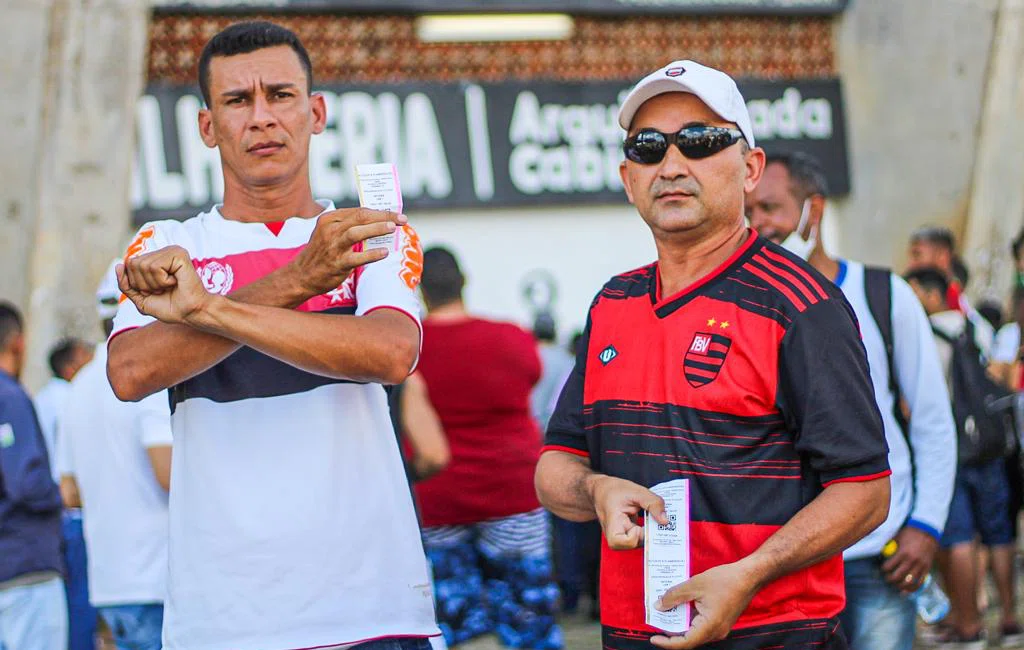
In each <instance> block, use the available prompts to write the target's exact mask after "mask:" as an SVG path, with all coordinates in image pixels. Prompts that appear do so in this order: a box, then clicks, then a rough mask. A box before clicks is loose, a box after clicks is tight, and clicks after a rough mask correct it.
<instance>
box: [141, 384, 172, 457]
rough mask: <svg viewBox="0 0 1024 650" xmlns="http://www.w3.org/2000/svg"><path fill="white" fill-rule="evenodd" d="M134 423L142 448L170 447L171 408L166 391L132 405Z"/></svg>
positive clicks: (158, 392)
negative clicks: (134, 413) (134, 411)
mask: <svg viewBox="0 0 1024 650" xmlns="http://www.w3.org/2000/svg"><path fill="white" fill-rule="evenodd" d="M132 406H133V407H134V408H135V409H136V415H135V423H136V427H137V431H138V432H139V442H141V443H142V446H143V447H146V448H147V449H149V448H150V447H170V446H171V406H170V404H169V403H168V401H167V391H163V390H161V391H157V392H156V393H153V394H152V395H150V396H148V397H146V398H144V399H142V400H141V401H139V402H137V403H135V404H133V405H132Z"/></svg>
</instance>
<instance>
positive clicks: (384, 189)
mask: <svg viewBox="0 0 1024 650" xmlns="http://www.w3.org/2000/svg"><path fill="white" fill-rule="evenodd" d="M356 188H357V189H358V190H359V205H360V206H362V207H364V208H370V209H371V210H388V211H389V212H397V213H400V212H401V211H402V188H401V186H399V184H398V168H397V167H395V164H394V163H379V164H372V165H356ZM392 247H393V248H394V249H395V250H396V251H397V250H398V240H397V239H396V237H395V236H394V235H393V234H391V235H381V236H379V237H371V238H370V239H367V240H366V243H365V245H364V248H365V249H367V250H369V249H371V248H392Z"/></svg>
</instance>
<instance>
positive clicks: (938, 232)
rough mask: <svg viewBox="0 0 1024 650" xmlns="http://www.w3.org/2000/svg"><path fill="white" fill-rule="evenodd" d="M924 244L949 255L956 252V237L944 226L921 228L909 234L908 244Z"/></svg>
mask: <svg viewBox="0 0 1024 650" xmlns="http://www.w3.org/2000/svg"><path fill="white" fill-rule="evenodd" d="M915 242H926V243H928V244H932V245H935V246H939V247H941V248H945V249H946V250H948V251H949V252H950V253H953V252H955V251H956V237H954V236H953V231H952V230H950V229H949V228H946V227H945V226H922V227H921V228H918V229H917V230H915V231H914V232H912V233H911V234H910V243H912V244H913V243H915Z"/></svg>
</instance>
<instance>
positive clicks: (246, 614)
mask: <svg viewBox="0 0 1024 650" xmlns="http://www.w3.org/2000/svg"><path fill="white" fill-rule="evenodd" d="M321 205H323V206H324V208H325V210H329V209H333V205H331V204H330V203H329V202H321ZM316 221H317V220H316V219H315V218H312V219H303V218H292V219H288V220H287V221H285V222H284V224H283V227H282V229H281V230H280V232H279V234H277V235H275V234H274V233H273V232H272V231H271V230H270V229H269V228H268V227H267V226H265V225H264V224H261V223H243V222H239V221H231V220H227V219H224V218H223V217H222V216H221V215H220V213H219V211H218V210H217V208H214V209H213V210H211V211H210V212H207V213H204V214H201V215H199V216H197V217H194V218H192V219H189V220H187V221H185V222H183V223H178V222H174V221H161V222H156V223H153V224H149V225H147V226H145V227H143V229H142V230H141V231H140V233H139V235H138V236H137V238H136V241H135V243H133V245H132V247H131V248H130V252H132V253H134V254H137V253H141V252H146V251H152V250H156V249H158V248H161V247H163V246H167V245H170V244H177V245H179V246H182V247H184V248H185V249H186V250H187V251H188V252H189V253H190V255H191V256H192V259H193V264H194V265H195V266H196V268H197V270H198V271H199V274H200V277H201V278H202V280H203V282H204V284H205V286H206V288H207V290H209V291H212V292H219V293H221V294H227V293H229V292H230V291H231V290H232V289H237V288H239V287H241V286H243V285H245V284H247V283H249V282H252V281H254V280H256V279H258V278H260V277H263V276H264V275H266V274H267V273H269V272H271V271H273V270H274V269H276V268H279V267H281V266H283V265H285V264H287V263H288V262H289V261H291V260H292V259H293V258H294V257H295V256H296V255H298V253H299V252H300V251H301V249H302V247H303V246H304V245H305V244H306V243H307V242H308V241H309V237H310V235H311V234H312V232H313V228H314V226H315V225H316ZM421 265H422V252H421V250H420V248H419V239H418V237H417V236H416V235H415V233H414V232H413V231H412V230H411V229H399V234H398V246H397V247H396V248H395V249H392V252H391V254H390V255H389V256H388V257H387V258H386V259H385V260H382V261H380V262H377V263H374V264H370V265H368V266H366V267H363V268H361V269H359V270H358V271H357V272H355V273H353V274H352V275H351V276H350V277H349V278H348V279H347V280H346V281H345V282H344V283H343V284H342V285H341V286H340V287H338V288H337V289H335V290H333V291H330V292H328V293H327V294H324V295H322V296H318V297H316V298H313V299H311V300H310V301H308V302H306V303H305V304H304V305H302V306H301V307H299V309H300V310H305V311H314V312H321V313H324V312H327V313H335V314H356V315H363V314H366V313H368V312H370V311H373V310H375V309H379V308H390V309H396V310H399V311H402V312H404V313H406V314H408V315H409V317H410V318H412V319H413V320H414V321H415V322H416V323H417V325H419V316H418V314H419V302H418V299H417V297H416V293H415V287H416V284H417V283H418V281H419V272H420V269H421ZM150 322H152V319H151V318H148V317H145V316H142V315H140V314H139V312H138V310H137V309H136V308H135V306H134V305H133V304H132V303H131V301H125V302H123V303H122V305H121V308H120V310H119V311H118V314H117V317H116V320H115V325H114V334H113V336H117V335H118V334H120V333H121V332H124V331H125V330H127V329H129V328H132V327H139V326H143V325H146V324H148V323H150ZM176 353H180V352H179V351H168V354H176ZM171 396H172V397H171V403H172V412H173V415H172V419H171V421H172V427H173V429H174V461H173V469H172V477H171V527H170V582H169V596H168V600H167V603H166V609H165V618H164V637H163V643H164V649H165V650H224V649H226V648H230V649H231V650H285V649H293V648H313V647H319V646H332V645H339V644H345V643H353V642H357V641H362V640H368V639H374V638H378V637H389V636H406V635H407V636H430V635H434V634H438V632H439V631H438V628H437V625H436V623H435V619H434V608H433V599H432V589H431V584H430V580H429V578H428V573H427V563H426V559H425V557H424V554H423V546H422V544H421V542H420V536H419V527H418V525H417V522H416V515H415V511H414V509H413V503H412V495H411V492H410V490H409V485H408V483H407V481H406V477H405V470H404V468H403V464H402V459H401V455H400V453H399V449H398V444H397V441H396V438H395V434H394V430H393V428H392V425H391V421H390V418H389V415H388V408H387V401H386V399H385V393H384V389H383V387H381V386H380V385H379V384H360V383H354V382H347V381H342V380H335V379H330V378H327V377H321V376H317V375H313V374H310V373H307V372H305V371H302V370H299V369H297V368H294V367H292V366H290V365H288V364H285V363H282V362H280V361H278V360H276V359H273V358H271V357H269V356H266V355H263V354H261V353H258V352H256V351H255V350H253V349H251V348H246V347H244V348H241V349H240V350H239V351H238V352H236V353H235V354H233V355H231V356H229V357H228V358H227V359H225V360H224V361H222V362H221V363H219V364H218V365H216V366H215V367H213V368H211V369H209V370H207V371H206V372H203V373H200V374H199V375H197V376H196V377H193V378H192V379H190V380H188V381H186V382H184V383H183V384H180V385H178V386H176V387H175V388H174V389H172V391H171Z"/></svg>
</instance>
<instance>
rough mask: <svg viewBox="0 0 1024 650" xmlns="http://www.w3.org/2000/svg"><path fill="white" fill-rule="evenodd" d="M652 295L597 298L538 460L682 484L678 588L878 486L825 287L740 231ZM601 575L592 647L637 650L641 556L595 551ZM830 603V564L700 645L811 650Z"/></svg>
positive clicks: (626, 292) (833, 566)
mask: <svg viewBox="0 0 1024 650" xmlns="http://www.w3.org/2000/svg"><path fill="white" fill-rule="evenodd" d="M659 282H660V280H659V275H658V266H657V264H652V265H650V266H646V267H643V268H640V269H637V270H635V271H631V272H628V273H624V274H622V275H619V276H617V277H615V278H613V279H612V280H611V281H610V282H608V283H607V284H606V285H605V286H604V288H603V289H602V290H601V292H600V293H599V294H598V296H597V297H596V298H595V300H594V302H593V304H592V305H591V308H590V314H589V318H588V321H587V328H586V331H585V333H584V336H585V337H586V340H585V342H584V343H585V344H584V345H583V346H582V349H581V352H580V354H579V356H578V358H577V360H576V367H575V369H574V371H573V373H572V374H571V376H570V378H569V381H568V382H567V384H566V386H565V388H564V389H563V392H562V395H561V397H560V399H559V403H558V406H557V408H556V411H555V413H554V415H553V416H552V418H551V421H550V423H549V426H548V432H547V440H546V447H545V449H546V450H561V451H567V452H570V453H574V454H579V455H582V456H586V457H588V458H589V459H590V464H591V466H592V467H593V468H594V469H595V470H596V471H598V472H601V473H604V474H609V475H612V476H617V477H620V478H624V479H628V480H630V481H634V482H636V483H638V484H640V485H644V486H647V487H650V486H653V485H655V484H658V483H661V482H663V481H668V480H672V479H677V478H689V479H691V485H690V488H691V504H690V511H691V519H692V521H691V525H690V545H691V558H690V564H691V569H692V572H693V574H694V575H696V574H698V573H701V572H703V571H705V570H707V569H709V568H711V567H714V566H718V565H721V564H726V563H730V562H734V561H737V560H739V559H741V558H743V557H745V556H747V555H749V554H750V553H752V552H753V551H755V550H756V549H757V548H758V547H759V546H760V545H761V544H762V543H763V542H764V541H765V540H766V539H767V538H768V537H770V536H771V535H772V534H773V533H774V532H775V531H777V530H778V529H779V528H780V527H782V526H783V525H784V524H785V523H786V522H787V521H789V519H791V518H792V517H793V516H794V515H795V514H796V513H797V512H798V511H800V510H801V509H802V508H803V507H804V506H806V505H807V504H808V503H810V502H811V501H812V500H813V499H814V498H815V497H816V496H817V495H818V494H819V493H820V492H821V491H822V490H823V489H824V487H825V486H827V485H829V484H830V483H832V482H839V481H863V480H871V479H874V478H879V477H883V476H886V475H887V474H888V473H889V467H888V461H887V454H888V449H887V446H886V443H885V436H884V433H883V428H882V420H881V416H880V414H879V412H878V408H877V406H876V405H875V399H874V392H873V389H872V385H871V379H870V376H869V374H868V365H867V359H866V355H865V352H864V347H863V344H862V342H861V339H860V335H859V333H858V326H857V322H856V317H855V316H854V313H853V309H852V308H851V307H850V305H849V304H848V303H847V302H846V299H845V298H844V297H843V294H842V292H841V291H840V290H839V289H838V288H837V287H835V285H833V284H832V283H831V282H829V281H828V280H826V279H825V278H824V277H823V276H822V275H821V274H819V273H818V272H817V271H815V270H814V269H813V268H811V267H810V266H809V265H808V264H806V263H805V262H803V261H802V260H800V259H799V258H797V257H796V256H794V255H792V254H790V253H788V252H787V251H785V250H784V249H782V248H780V247H778V246H776V245H774V244H772V243H770V242H768V241H766V240H764V239H761V238H759V237H757V236H756V235H754V234H753V233H751V234H750V236H749V237H748V239H747V240H746V242H744V244H743V245H741V246H740V248H739V250H737V251H736V253H734V254H733V255H732V256H731V258H730V259H728V260H727V261H726V262H724V263H723V264H722V265H721V266H720V267H719V268H717V269H716V270H714V271H713V272H711V273H710V274H708V275H707V276H706V277H704V278H703V279H702V280H700V281H698V282H696V283H695V284H693V285H691V286H690V287H687V288H686V289H684V290H683V291H681V292H679V293H677V294H675V295H673V296H669V297H665V298H662V297H661V291H660V286H659ZM601 562H602V564H601V618H602V623H603V624H604V626H605V630H604V631H605V646H606V647H608V648H613V649H619V648H622V649H626V648H633V647H646V646H645V645H644V643H645V641H646V638H647V637H648V636H649V635H650V633H651V632H652V631H653V629H652V628H649V627H647V626H645V625H644V599H643V573H644V572H643V551H642V549H638V550H635V551H624V552H623V551H610V550H609V549H608V548H607V546H606V547H605V548H604V551H603V554H602V560H601ZM844 603H845V596H844V585H843V567H842V557H841V555H836V556H835V557H833V558H831V559H828V560H826V561H824V562H822V563H820V564H817V565H815V566H812V567H809V568H807V569H804V570H802V571H799V572H797V573H794V574H791V575H789V576H785V577H783V578H781V579H779V580H777V581H776V582H774V583H772V584H770V585H768V586H767V587H766V588H765V589H763V590H762V591H761V592H760V593H759V594H758V595H757V596H756V597H755V598H754V599H753V601H752V602H751V603H750V606H749V607H748V608H747V610H746V611H745V612H744V613H743V615H742V616H741V617H740V619H739V620H738V621H737V623H736V625H735V627H734V632H733V635H731V636H730V639H735V640H734V641H729V642H727V643H730V644H731V645H722V646H718V645H717V644H716V645H715V647H723V648H725V647H728V648H746V647H748V645H749V643H751V642H752V641H751V639H756V640H757V643H758V644H761V643H763V642H765V641H766V640H770V641H771V643H769V645H771V646H772V647H780V648H781V647H784V648H802V647H804V645H803V644H804V643H808V644H812V645H813V644H815V643H816V644H818V645H815V646H814V647H816V648H818V647H821V644H822V643H824V640H825V639H827V638H828V635H829V634H831V633H832V631H833V630H834V628H835V626H834V625H833V624H832V621H831V619H832V618H834V617H835V616H836V615H837V614H838V613H839V612H840V611H841V610H842V609H843V606H844ZM762 628H763V630H762ZM741 630H742V634H741V633H740V631H741ZM762 631H763V635H762ZM741 637H742V639H747V641H741ZM766 637H767V638H766ZM637 643H640V644H641V645H640V646H637V645H636V644H637ZM750 647H765V646H764V645H756V646H750ZM808 647H810V645H808Z"/></svg>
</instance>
